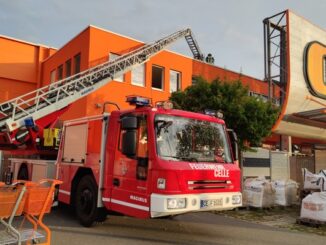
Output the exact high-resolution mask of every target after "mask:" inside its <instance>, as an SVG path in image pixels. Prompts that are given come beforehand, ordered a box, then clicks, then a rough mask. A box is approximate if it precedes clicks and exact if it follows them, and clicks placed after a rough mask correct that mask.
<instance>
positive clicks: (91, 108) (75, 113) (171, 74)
mask: <svg viewBox="0 0 326 245" xmlns="http://www.w3.org/2000/svg"><path fill="white" fill-rule="evenodd" d="M143 44H144V43H143V42H141V41H138V40H135V39H132V38H130V37H126V36H122V35H119V34H116V33H113V32H110V31H107V30H103V29H101V28H98V27H95V26H88V27H87V28H85V29H84V30H83V31H82V32H80V33H79V34H78V35H76V36H75V37H74V38H73V39H71V40H70V41H69V42H67V43H66V44H65V45H64V46H63V47H61V48H60V49H54V48H49V47H46V46H43V45H38V44H32V43H28V42H24V41H21V40H17V39H13V38H9V37H4V36H0V47H1V50H5V53H2V54H1V57H0V59H1V64H0V82H1V84H2V86H1V87H2V89H1V93H0V101H1V102H3V101H5V100H7V99H10V98H13V97H16V96H19V95H21V94H23V93H26V92H28V91H31V90H34V89H36V88H39V87H42V86H44V85H48V84H50V83H52V82H54V81H58V80H60V79H62V78H65V77H68V76H70V75H73V74H76V73H78V72H80V71H83V70H86V69H88V68H90V67H93V66H96V65H98V64H100V63H103V62H106V61H108V60H112V59H114V58H116V57H118V56H119V55H122V54H125V53H128V52H129V51H130V50H132V49H134V48H137V47H139V46H142V45H143ZM194 76H202V77H204V78H205V79H207V80H208V81H212V80H214V79H216V78H220V79H221V80H224V79H228V80H238V79H240V80H241V81H242V82H243V83H244V84H245V85H248V87H249V90H250V93H251V94H255V95H262V96H267V93H268V87H267V84H266V83H265V82H263V81H261V80H258V79H255V78H252V77H249V76H246V75H243V74H239V73H236V72H233V71H229V70H226V69H222V68H220V67H217V66H214V65H212V64H207V63H205V62H202V61H198V60H194V59H192V58H190V57H186V56H184V55H180V54H177V53H174V52H171V51H162V52H160V53H159V54H158V55H156V56H154V57H153V58H152V59H150V60H149V61H148V62H146V63H145V64H144V65H141V66H139V67H137V68H135V69H134V70H133V71H131V72H128V73H125V74H124V75H123V76H122V77H120V78H117V79H115V80H114V81H112V82H111V83H109V84H107V85H106V86H104V87H103V88H101V89H99V90H98V91H96V92H94V93H92V94H91V95H89V96H87V97H85V98H83V99H81V100H79V101H77V102H75V103H74V104H73V105H72V106H71V108H70V109H69V111H68V112H67V113H65V115H64V116H63V117H62V119H63V120H65V119H71V118H78V117H82V116H86V115H95V114H99V113H101V112H102V110H103V108H102V106H103V103H104V102H105V101H114V102H115V103H117V104H119V105H120V106H121V107H122V108H126V107H128V104H127V103H126V102H125V97H126V96H127V95H131V94H136V95H140V96H144V97H148V98H151V99H152V100H153V102H155V101H162V100H167V99H168V98H169V97H170V94H171V92H173V91H176V90H183V89H185V88H186V87H188V86H190V85H191V84H192V80H193V79H192V78H193V77H194ZM108 109H109V110H110V108H108Z"/></svg>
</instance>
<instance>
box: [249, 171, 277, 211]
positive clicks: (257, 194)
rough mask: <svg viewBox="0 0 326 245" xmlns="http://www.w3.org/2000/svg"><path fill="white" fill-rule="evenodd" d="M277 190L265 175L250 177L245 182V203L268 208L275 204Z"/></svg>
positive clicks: (250, 205)
mask: <svg viewBox="0 0 326 245" xmlns="http://www.w3.org/2000/svg"><path fill="white" fill-rule="evenodd" d="M274 197H275V190H274V188H273V186H272V184H271V182H270V181H269V180H267V179H265V178H264V177H259V178H248V179H246V180H245V182H244V188H243V205H244V206H247V207H256V208H266V207H272V206H273V204H274Z"/></svg>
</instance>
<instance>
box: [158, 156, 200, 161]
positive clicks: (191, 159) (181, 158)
mask: <svg viewBox="0 0 326 245" xmlns="http://www.w3.org/2000/svg"><path fill="white" fill-rule="evenodd" d="M161 157H170V158H174V159H178V160H185V161H189V162H198V159H197V158H195V157H178V156H162V155H161Z"/></svg>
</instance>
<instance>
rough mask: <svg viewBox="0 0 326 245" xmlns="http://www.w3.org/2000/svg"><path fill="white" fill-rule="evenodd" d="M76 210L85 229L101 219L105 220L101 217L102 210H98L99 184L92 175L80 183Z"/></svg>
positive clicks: (83, 178)
mask: <svg viewBox="0 0 326 245" xmlns="http://www.w3.org/2000/svg"><path fill="white" fill-rule="evenodd" d="M75 208H76V215H77V218H78V220H79V222H80V224H81V225H83V226H85V227H90V226H92V225H93V224H94V222H95V221H99V219H100V218H102V219H103V216H102V217H101V215H100V214H101V209H99V208H97V184H96V182H95V180H94V178H93V177H92V176H91V175H85V176H83V177H82V178H81V180H80V181H79V183H78V186H77V191H76V199H75ZM105 217H106V216H105ZM104 220H105V219H104ZM104 220H103V221H104Z"/></svg>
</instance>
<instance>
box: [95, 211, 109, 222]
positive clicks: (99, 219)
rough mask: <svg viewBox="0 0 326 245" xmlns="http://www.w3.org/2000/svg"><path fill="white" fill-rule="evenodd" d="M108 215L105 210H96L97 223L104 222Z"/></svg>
mask: <svg viewBox="0 0 326 245" xmlns="http://www.w3.org/2000/svg"><path fill="white" fill-rule="evenodd" d="M107 214H108V211H107V210H106V208H104V207H103V208H97V219H96V221H97V222H104V221H105V220H106V216H107Z"/></svg>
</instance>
